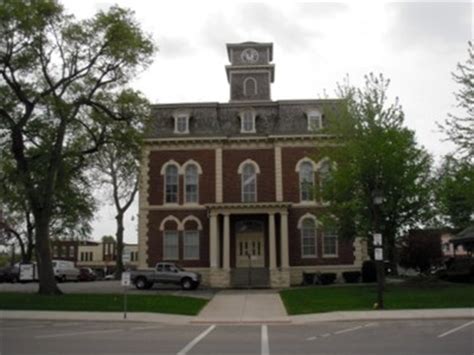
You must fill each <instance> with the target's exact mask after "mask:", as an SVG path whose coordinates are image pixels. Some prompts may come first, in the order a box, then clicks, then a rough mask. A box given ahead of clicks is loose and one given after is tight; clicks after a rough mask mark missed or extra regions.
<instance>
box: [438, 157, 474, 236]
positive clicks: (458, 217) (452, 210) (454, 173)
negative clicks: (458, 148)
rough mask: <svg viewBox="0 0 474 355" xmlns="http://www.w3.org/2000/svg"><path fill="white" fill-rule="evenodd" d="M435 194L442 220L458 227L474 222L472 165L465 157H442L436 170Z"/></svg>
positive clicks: (473, 175)
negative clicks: (440, 163) (457, 158)
mask: <svg viewBox="0 0 474 355" xmlns="http://www.w3.org/2000/svg"><path fill="white" fill-rule="evenodd" d="M435 194H436V201H437V208H438V211H439V214H440V215H441V216H443V217H444V222H446V223H448V224H450V225H451V227H454V228H458V229H464V228H467V227H469V226H470V225H472V224H474V165H473V164H471V163H470V162H469V161H468V160H467V159H465V160H456V159H455V158H453V157H452V156H446V157H445V158H444V161H443V164H442V165H441V167H440V169H439V170H438V172H437V178H436V189H435Z"/></svg>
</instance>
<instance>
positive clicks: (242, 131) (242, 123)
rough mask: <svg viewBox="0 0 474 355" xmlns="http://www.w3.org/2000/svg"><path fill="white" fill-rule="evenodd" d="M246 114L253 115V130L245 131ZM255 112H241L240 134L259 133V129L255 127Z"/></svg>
mask: <svg viewBox="0 0 474 355" xmlns="http://www.w3.org/2000/svg"><path fill="white" fill-rule="evenodd" d="M246 113H250V114H251V115H252V130H248V131H247V130H245V129H244V115H245V114H246ZM255 116H256V115H255V112H254V111H245V112H241V113H240V115H239V117H240V133H257V127H255Z"/></svg>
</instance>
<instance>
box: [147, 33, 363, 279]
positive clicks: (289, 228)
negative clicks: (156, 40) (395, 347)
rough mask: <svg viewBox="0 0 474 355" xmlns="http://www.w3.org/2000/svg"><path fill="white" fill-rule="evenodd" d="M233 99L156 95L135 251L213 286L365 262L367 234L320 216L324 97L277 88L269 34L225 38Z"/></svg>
mask: <svg viewBox="0 0 474 355" xmlns="http://www.w3.org/2000/svg"><path fill="white" fill-rule="evenodd" d="M227 52H228V57H229V61H230V65H227V66H226V72H227V79H228V82H229V85H230V101H229V102H228V103H217V102H209V103H178V104H159V105H154V106H153V120H152V124H151V125H150V127H149V128H148V130H147V139H146V141H145V144H144V147H143V155H142V164H141V181H140V202H139V241H138V244H139V263H140V267H142V268H151V267H153V266H154V265H155V264H156V263H157V262H159V261H173V262H176V263H178V264H180V265H181V266H183V267H186V268H189V269H194V270H197V271H199V272H200V273H201V274H202V275H203V283H204V284H207V285H210V286H213V287H234V286H248V285H250V286H259V287H261V286H266V287H286V286H289V285H290V284H299V283H301V281H302V276H303V272H336V273H338V274H339V275H340V273H341V272H343V271H350V270H360V267H361V264H362V261H363V260H365V259H366V258H367V251H366V246H365V244H364V243H363V242H362V241H361V240H359V239H354V240H342V239H341V238H338V236H337V232H336V229H337V228H331V227H330V226H324V224H323V223H322V221H321V218H320V215H321V211H323V209H324V208H325V203H323V202H321V201H319V200H318V199H317V198H316V197H315V196H314V189H315V188H316V187H317V186H318V185H319V184H322V183H324V178H325V177H326V176H327V174H328V170H329V168H330V162H329V161H328V160H327V159H325V157H324V156H323V155H322V154H321V153H320V152H318V146H322V145H324V144H327V141H328V136H326V135H324V134H321V132H318V131H319V130H320V129H321V128H322V127H323V126H324V124H325V116H324V109H325V108H326V107H330V106H331V105H333V106H334V105H337V104H338V100H326V99H325V100H288V101H272V100H271V96H270V93H271V90H270V88H271V83H272V82H273V80H274V64H272V63H271V62H272V60H273V45H272V43H255V42H245V43H236V44H227Z"/></svg>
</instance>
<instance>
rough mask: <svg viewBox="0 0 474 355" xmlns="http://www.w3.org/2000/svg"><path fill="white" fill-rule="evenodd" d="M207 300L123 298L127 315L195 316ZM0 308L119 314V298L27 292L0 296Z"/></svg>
mask: <svg viewBox="0 0 474 355" xmlns="http://www.w3.org/2000/svg"><path fill="white" fill-rule="evenodd" d="M207 302H208V300H205V299H199V298H194V297H181V296H171V295H127V310H128V311H129V312H156V313H169V314H182V315H196V314H198V313H199V311H200V310H201V309H202V308H203V307H204V306H205V305H206V303H207ZM0 309H3V310H7V309H8V310H44V311H46V310H48V311H96V312H121V311H123V295H118V294H65V295H61V296H41V295H38V294H31V293H10V292H8V293H7V292H5V293H0Z"/></svg>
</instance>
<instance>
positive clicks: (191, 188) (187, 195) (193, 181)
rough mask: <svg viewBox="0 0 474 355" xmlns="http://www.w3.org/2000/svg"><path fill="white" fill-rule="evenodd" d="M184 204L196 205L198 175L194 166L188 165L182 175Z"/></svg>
mask: <svg viewBox="0 0 474 355" xmlns="http://www.w3.org/2000/svg"><path fill="white" fill-rule="evenodd" d="M184 185H185V189H184V191H185V192H184V202H187V203H197V202H198V189H199V175H198V169H197V167H196V165H188V166H187V167H186V171H185V173H184Z"/></svg>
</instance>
